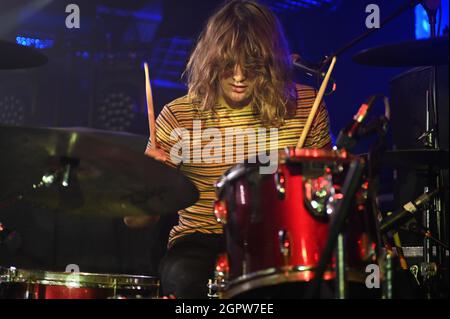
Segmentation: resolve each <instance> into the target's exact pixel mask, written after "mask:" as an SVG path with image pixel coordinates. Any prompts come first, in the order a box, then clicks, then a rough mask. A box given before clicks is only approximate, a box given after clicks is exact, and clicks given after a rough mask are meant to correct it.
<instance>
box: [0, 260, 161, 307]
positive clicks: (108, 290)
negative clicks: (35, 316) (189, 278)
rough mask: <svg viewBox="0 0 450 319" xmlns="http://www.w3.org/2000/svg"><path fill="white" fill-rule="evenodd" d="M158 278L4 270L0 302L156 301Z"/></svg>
mask: <svg viewBox="0 0 450 319" xmlns="http://www.w3.org/2000/svg"><path fill="white" fill-rule="evenodd" d="M158 291H159V281H158V280H157V279H156V278H154V277H148V276H130V275H111V274H90V273H63V272H48V271H29V270H23V269H16V268H14V267H11V268H0V299H140V298H143V299H152V298H158Z"/></svg>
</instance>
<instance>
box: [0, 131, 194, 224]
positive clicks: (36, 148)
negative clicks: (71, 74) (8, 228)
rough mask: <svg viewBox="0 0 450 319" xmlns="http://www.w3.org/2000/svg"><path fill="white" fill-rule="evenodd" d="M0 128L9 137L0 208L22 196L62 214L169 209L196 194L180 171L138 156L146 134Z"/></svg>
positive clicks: (2, 142) (0, 143)
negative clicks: (31, 159)
mask: <svg viewBox="0 0 450 319" xmlns="http://www.w3.org/2000/svg"><path fill="white" fill-rule="evenodd" d="M0 134H1V136H7V137H8V138H2V139H0V149H2V150H5V152H4V154H3V156H2V158H1V160H0V162H1V164H2V165H1V168H0V174H1V176H2V179H3V183H2V184H1V185H0V194H2V195H3V197H2V200H1V203H0V208H1V207H3V206H5V205H6V204H7V205H11V204H14V203H15V202H16V201H18V200H25V201H27V202H31V203H34V204H37V205H41V206H44V207H46V208H49V209H52V210H55V211H58V212H60V213H70V214H80V215H83V214H85V215H89V216H91V215H92V214H101V216H105V215H106V216H107V217H123V216H140V215H142V216H144V215H153V214H158V215H162V214H172V213H173V212H176V211H178V210H180V209H183V208H186V207H188V206H190V205H192V204H193V203H195V202H196V201H197V199H198V190H197V189H196V187H195V186H194V184H193V183H192V182H191V181H189V180H188V179H187V177H185V176H184V175H183V174H182V173H181V172H179V171H177V170H176V169H173V168H170V167H168V166H167V165H164V164H163V163H160V162H158V161H156V160H154V159H152V158H149V157H146V156H143V155H142V149H145V145H146V144H147V138H146V137H144V136H139V135H134V134H127V133H112V132H107V131H101V130H95V129H88V128H60V129H59V128H31V127H9V126H2V127H0ZM18 145H20V147H18ZM29 154H33V161H32V162H30V159H29V158H30V156H29ZM37 180H39V182H36V181H37ZM24 190H26V191H24ZM7 194H18V195H14V196H11V195H9V196H7ZM5 198H8V199H6V200H5ZM5 203H6V204H5Z"/></svg>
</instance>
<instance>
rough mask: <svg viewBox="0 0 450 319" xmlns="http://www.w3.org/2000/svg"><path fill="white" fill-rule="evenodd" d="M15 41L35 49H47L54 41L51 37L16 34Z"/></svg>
mask: <svg viewBox="0 0 450 319" xmlns="http://www.w3.org/2000/svg"><path fill="white" fill-rule="evenodd" d="M16 43H17V44H20V45H23V46H27V47H34V48H37V49H49V48H51V47H53V45H54V41H53V40H52V39H39V38H31V37H26V36H21V35H18V36H16Z"/></svg>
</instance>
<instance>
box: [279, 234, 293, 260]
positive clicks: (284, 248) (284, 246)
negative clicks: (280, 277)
mask: <svg viewBox="0 0 450 319" xmlns="http://www.w3.org/2000/svg"><path fill="white" fill-rule="evenodd" d="M278 241H279V245H280V253H281V255H282V256H283V262H284V266H288V265H289V261H288V259H289V256H290V255H291V238H290V236H289V232H288V231H287V230H285V229H283V230H280V231H278Z"/></svg>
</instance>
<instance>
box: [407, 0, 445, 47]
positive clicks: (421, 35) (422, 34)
mask: <svg viewBox="0 0 450 319" xmlns="http://www.w3.org/2000/svg"><path fill="white" fill-rule="evenodd" d="M441 3H442V7H441V11H442V12H441V13H439V12H438V14H437V20H438V21H437V22H438V24H439V18H440V19H441V21H440V26H441V28H440V30H439V32H438V33H439V34H438V35H439V36H443V31H444V30H445V28H448V10H449V0H442V2H441ZM415 18H416V22H415V24H416V39H427V38H429V37H430V24H429V23H428V15H427V12H426V11H425V9H424V8H423V6H422V5H418V6H416V11H415ZM436 28H437V26H436Z"/></svg>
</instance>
